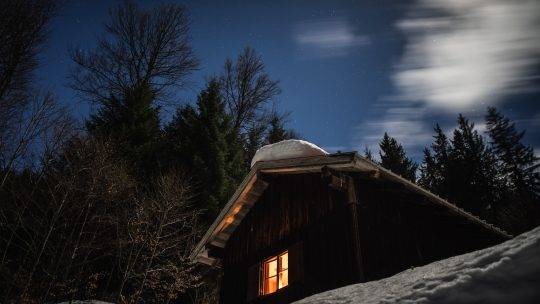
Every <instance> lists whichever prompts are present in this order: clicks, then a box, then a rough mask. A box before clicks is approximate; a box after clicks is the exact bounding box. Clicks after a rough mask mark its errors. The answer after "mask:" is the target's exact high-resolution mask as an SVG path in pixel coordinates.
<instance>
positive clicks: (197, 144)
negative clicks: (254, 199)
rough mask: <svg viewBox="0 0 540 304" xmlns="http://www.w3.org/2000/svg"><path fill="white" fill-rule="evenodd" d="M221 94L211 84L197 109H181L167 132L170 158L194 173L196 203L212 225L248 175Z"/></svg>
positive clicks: (198, 103)
mask: <svg viewBox="0 0 540 304" xmlns="http://www.w3.org/2000/svg"><path fill="white" fill-rule="evenodd" d="M220 90H221V89H220V85H219V83H218V82H217V81H216V80H211V81H210V82H209V83H208V84H207V86H206V88H205V89H204V90H203V91H202V92H201V93H200V94H199V97H198V99H197V105H196V108H195V107H193V106H191V105H186V106H183V107H181V108H179V109H178V111H177V114H176V116H175V117H174V118H173V120H172V122H171V123H170V124H169V125H168V126H167V128H166V131H165V132H166V135H165V136H166V138H167V141H168V143H169V146H170V149H172V151H170V152H169V154H170V155H172V160H173V161H174V162H179V163H180V164H181V166H182V167H183V168H185V169H186V170H187V171H188V172H190V173H192V176H193V179H194V180H193V183H194V187H195V190H196V192H197V193H198V195H197V197H196V201H197V202H198V206H199V207H200V208H201V209H205V210H206V212H205V215H206V216H207V220H208V221H209V222H210V221H212V220H213V219H214V217H215V215H217V213H218V212H219V210H220V209H221V207H222V206H223V205H224V203H225V202H226V201H227V199H228V197H229V196H230V195H231V194H232V192H233V191H234V189H235V187H236V184H237V181H238V180H239V178H241V176H242V175H243V173H244V172H245V171H244V167H243V154H242V148H241V145H239V144H238V135H237V133H235V132H234V128H233V125H232V122H231V119H230V117H229V115H227V113H226V112H225V105H224V102H223V98H222V96H221V93H220V92H221V91H220Z"/></svg>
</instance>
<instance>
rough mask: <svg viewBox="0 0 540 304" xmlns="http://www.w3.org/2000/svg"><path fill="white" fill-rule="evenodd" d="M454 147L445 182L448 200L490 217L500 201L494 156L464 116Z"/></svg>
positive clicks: (450, 152) (455, 137) (455, 136)
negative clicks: (490, 213)
mask: <svg viewBox="0 0 540 304" xmlns="http://www.w3.org/2000/svg"><path fill="white" fill-rule="evenodd" d="M451 144H452V145H451V148H450V150H449V151H448V161H447V164H446V169H445V171H446V176H445V177H444V178H443V179H444V182H445V184H446V185H447V189H445V190H446V192H447V193H446V196H447V197H448V198H449V199H450V201H451V202H453V203H455V204H457V205H458V206H460V207H462V208H465V209H466V210H468V211H470V212H472V213H474V214H476V215H479V216H483V217H489V210H490V209H491V208H492V207H493V205H496V204H497V203H498V202H499V201H500V184H499V180H498V178H497V167H496V162H495V156H494V154H493V152H492V151H491V149H490V148H489V147H487V146H486V144H485V142H484V139H483V138H482V136H481V135H480V134H479V133H478V131H476V130H475V129H474V123H472V122H470V121H469V120H468V119H466V118H465V117H464V116H463V115H461V114H460V115H459V116H458V128H457V129H456V130H454V134H453V138H452V141H451Z"/></svg>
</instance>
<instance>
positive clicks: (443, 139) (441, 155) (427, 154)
mask: <svg viewBox="0 0 540 304" xmlns="http://www.w3.org/2000/svg"><path fill="white" fill-rule="evenodd" d="M434 131H435V135H434V136H433V138H434V139H435V141H434V142H433V144H431V150H430V149H428V148H425V149H424V160H423V161H422V165H421V167H420V178H419V184H420V185H422V186H423V187H425V188H426V189H428V190H430V191H432V192H434V193H437V194H438V195H440V196H442V197H448V196H449V191H448V184H447V177H448V153H449V150H450V148H451V147H450V143H449V141H448V138H447V136H446V135H445V134H444V132H443V130H442V129H441V127H440V126H439V125H438V124H437V125H436V126H435V129H434Z"/></svg>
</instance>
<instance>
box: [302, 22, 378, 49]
mask: <svg viewBox="0 0 540 304" xmlns="http://www.w3.org/2000/svg"><path fill="white" fill-rule="evenodd" d="M293 39H294V41H295V42H296V45H297V48H298V53H299V56H300V57H302V58H320V57H339V56H343V55H347V54H348V53H349V52H350V51H351V50H352V49H353V48H354V47H358V46H364V45H368V44H370V40H369V37H368V36H366V35H360V34H358V33H356V31H355V29H354V28H353V26H351V25H350V24H349V23H348V22H347V21H346V20H345V19H339V18H334V19H329V20H322V21H307V22H301V23H299V24H297V25H296V27H295V29H294V33H293Z"/></svg>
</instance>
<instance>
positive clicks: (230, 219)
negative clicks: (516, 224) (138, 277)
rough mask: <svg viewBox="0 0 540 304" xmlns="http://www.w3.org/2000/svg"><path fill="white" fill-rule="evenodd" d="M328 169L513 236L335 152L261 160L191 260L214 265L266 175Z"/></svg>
mask: <svg viewBox="0 0 540 304" xmlns="http://www.w3.org/2000/svg"><path fill="white" fill-rule="evenodd" d="M324 170H333V171H339V172H350V173H361V174H363V175H364V176H366V177H367V178H374V179H381V180H385V181H389V182H392V183H396V184H400V185H401V186H403V187H405V188H407V189H408V190H409V191H412V192H415V193H417V194H419V195H421V196H423V197H425V198H426V199H427V200H428V201H429V202H432V203H433V204H438V205H440V206H442V207H443V208H445V209H446V210H447V211H448V212H450V213H453V214H455V215H457V216H461V217H464V218H466V219H467V220H468V221H469V222H472V223H474V224H476V225H478V226H481V227H483V228H485V229H488V230H490V231H492V232H493V233H495V234H498V235H499V236H501V237H503V238H510V237H511V236H510V235H509V234H508V233H506V232H505V231H503V230H501V229H499V228H497V227H495V226H493V225H491V224H489V223H487V222H485V221H483V220H481V219H480V218H478V217H476V216H474V215H472V214H471V213H468V212H467V211H465V210H463V209H460V208H458V207H457V206H456V205H454V204H451V203H450V202H448V201H446V200H445V199H443V198H441V197H439V196H437V195H435V194H433V193H431V192H429V191H428V190H426V189H424V188H422V187H420V186H418V185H416V184H414V183H412V182H411V181H409V180H407V179H405V178H402V177H401V176H399V175H397V174H394V173H392V172H391V171H389V170H387V169H385V168H382V167H381V166H379V165H377V164H375V163H374V162H372V161H370V160H368V159H366V158H364V157H362V156H359V155H358V154H357V153H356V152H347V153H335V154H328V155H322V156H310V157H299V158H289V159H280V160H272V161H259V162H257V163H255V164H254V165H253V166H252V168H251V170H250V171H249V173H248V174H247V175H246V177H245V178H244V180H243V181H242V183H241V184H240V186H238V188H237V189H236V192H235V193H234V194H233V196H232V197H231V198H230V200H229V201H228V202H227V204H226V205H225V206H224V207H223V209H222V210H221V212H220V213H219V215H218V216H217V218H216V219H215V221H214V222H213V223H212V225H211V226H210V228H209V229H208V230H207V231H206V233H205V234H204V236H203V238H202V239H201V240H200V241H199V243H198V244H197V246H196V247H195V249H194V250H193V251H192V253H191V256H190V258H191V259H192V260H194V261H196V262H200V263H203V264H208V265H214V264H215V263H216V259H215V258H213V257H211V256H209V255H208V247H209V245H211V246H215V247H218V248H224V247H225V245H226V244H227V241H228V239H229V237H230V236H231V235H232V233H233V232H234V230H235V229H236V227H238V225H240V223H241V222H242V220H243V218H244V217H245V216H246V215H247V213H248V212H249V210H250V209H251V207H253V205H254V204H255V203H256V201H257V200H258V198H259V197H260V196H261V195H262V194H263V192H264V190H265V189H266V188H267V186H268V183H267V182H266V181H264V180H263V179H262V175H266V174H271V175H274V174H296V173H321V172H323V171H324Z"/></svg>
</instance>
